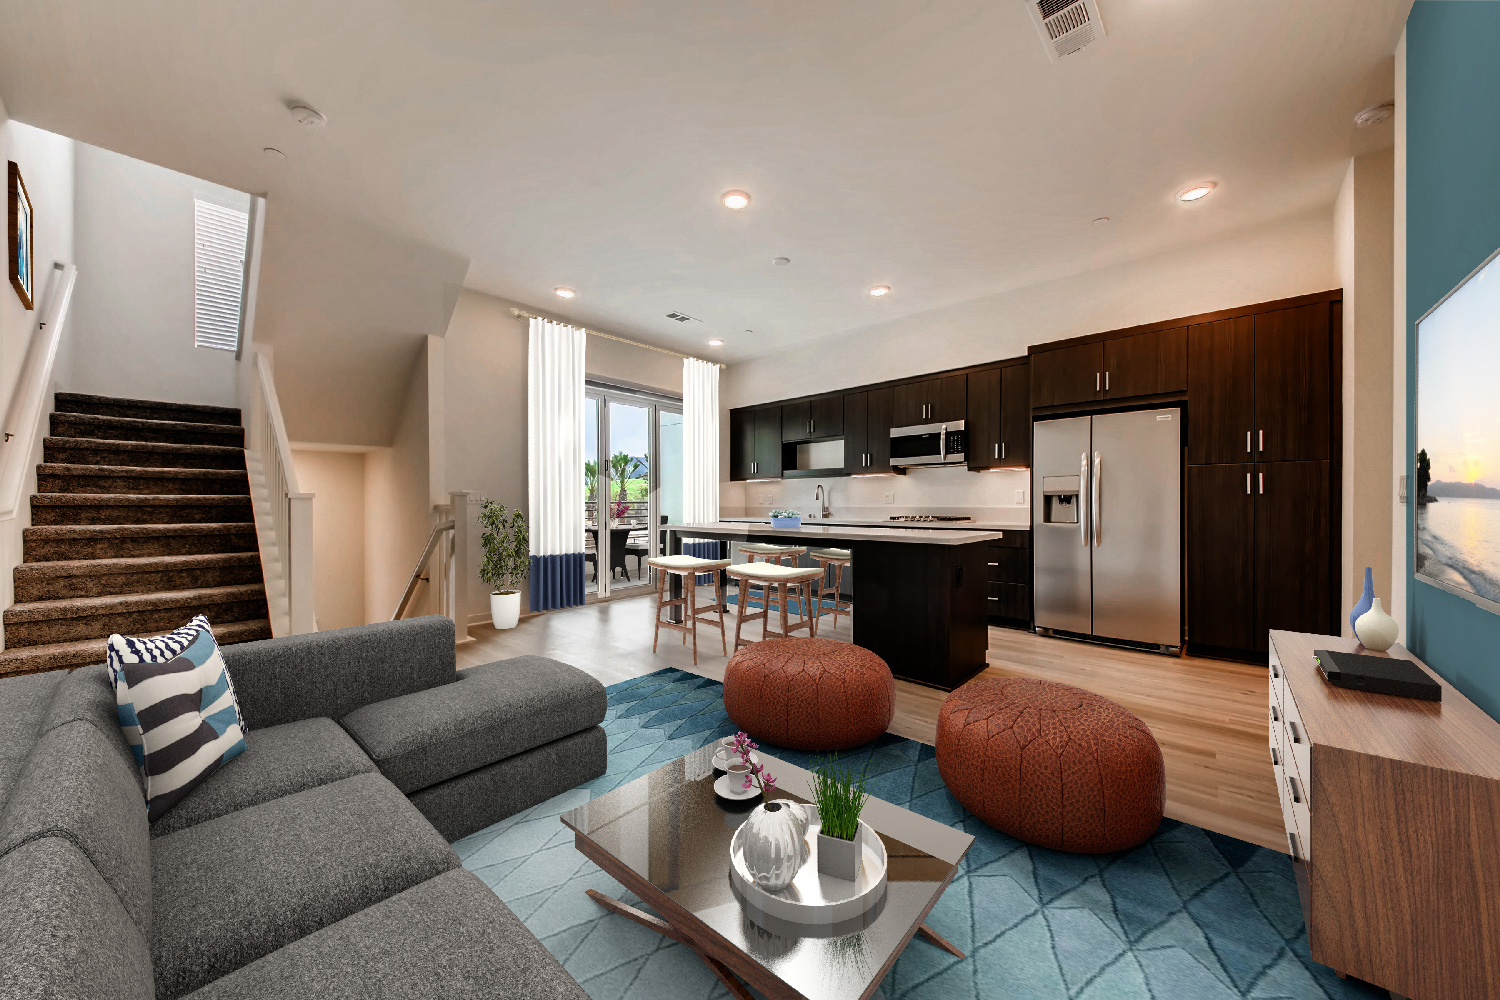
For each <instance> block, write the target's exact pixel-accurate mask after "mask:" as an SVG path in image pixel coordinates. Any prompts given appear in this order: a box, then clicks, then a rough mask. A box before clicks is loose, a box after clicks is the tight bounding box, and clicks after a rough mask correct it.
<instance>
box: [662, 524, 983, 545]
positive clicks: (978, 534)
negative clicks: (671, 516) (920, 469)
mask: <svg viewBox="0 0 1500 1000" xmlns="http://www.w3.org/2000/svg"><path fill="white" fill-rule="evenodd" d="M878 524H879V525H880V526H879V527H875V526H873V525H871V524H835V523H832V519H831V518H830V519H829V520H828V521H822V520H820V521H818V522H817V523H813V522H809V521H803V522H802V527H800V528H773V527H771V522H770V521H769V520H764V521H762V520H749V519H746V520H741V521H712V522H708V523H704V524H666V525H663V526H662V527H663V528H664V529H667V530H672V531H680V532H682V533H683V534H685V535H692V533H693V532H695V531H704V532H713V533H715V534H716V535H721V536H740V537H748V536H750V535H752V534H753V535H760V536H774V537H776V538H787V539H806V540H814V539H825V540H827V541H844V542H912V543H920V544H926V545H969V544H971V543H973V542H992V541H996V540H998V539H1000V538H1003V537H1004V532H1001V531H983V530H976V529H973V528H927V527H901V528H893V527H889V522H886V521H881V522H878Z"/></svg>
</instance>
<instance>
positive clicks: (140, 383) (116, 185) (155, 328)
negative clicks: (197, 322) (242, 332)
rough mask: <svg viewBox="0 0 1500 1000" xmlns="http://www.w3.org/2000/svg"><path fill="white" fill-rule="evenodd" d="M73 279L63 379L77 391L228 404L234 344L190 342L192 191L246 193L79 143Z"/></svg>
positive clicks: (233, 203) (234, 201) (217, 197)
mask: <svg viewBox="0 0 1500 1000" xmlns="http://www.w3.org/2000/svg"><path fill="white" fill-rule="evenodd" d="M75 184H76V189H75V191H76V193H75V200H74V218H75V220H76V223H75V236H74V241H75V247H76V252H77V255H78V286H77V290H76V292H75V294H74V297H73V310H74V319H73V323H72V328H71V330H70V331H69V338H68V339H69V341H70V345H69V354H68V371H67V374H66V376H65V377H64V379H63V382H64V384H65V385H66V386H67V387H68V388H69V389H71V390H72V391H75V392H89V393H97V394H99V395H105V396H131V397H135V398H139V399H162V400H170V401H172V402H179V403H210V404H214V405H219V406H233V405H235V358H234V352H233V351H221V350H213V349H210V348H204V347H197V346H195V345H194V343H193V298H194V296H193V285H194V282H193V277H194V253H193V249H194V247H193V242H194V219H193V216H194V212H193V200H194V199H195V198H201V199H203V200H205V201H211V202H214V203H216V204H221V205H225V206H228V207H231V208H237V209H241V210H244V211H248V210H249V206H250V196H249V195H247V194H244V193H242V192H239V191H232V190H230V189H229V188H224V187H220V186H218V185H217V184H210V183H208V182H207V181H201V180H198V179H196V178H193V177H188V176H187V175H185V174H179V173H177V172H176V171H173V170H167V169H165V168H164V167H158V166H156V165H154V164H150V163H145V162H143V161H141V160H134V159H131V158H130V157H128V156H121V155H120V154H119V153H112V152H110V151H109V150H106V149H100V148H99V147H97V146H89V145H85V144H82V143H80V144H78V146H77V167H76V180H75Z"/></svg>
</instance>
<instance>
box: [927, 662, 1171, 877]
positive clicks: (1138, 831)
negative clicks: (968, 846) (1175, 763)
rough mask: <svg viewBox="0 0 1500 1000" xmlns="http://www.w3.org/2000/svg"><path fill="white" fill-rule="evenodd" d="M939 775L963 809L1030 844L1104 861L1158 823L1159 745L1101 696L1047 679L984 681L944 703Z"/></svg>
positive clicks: (1162, 788)
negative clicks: (1099, 856)
mask: <svg viewBox="0 0 1500 1000" xmlns="http://www.w3.org/2000/svg"><path fill="white" fill-rule="evenodd" d="M937 762H938V772H939V773H940V774H941V775H942V776H943V783H944V784H945V785H947V786H948V790H949V791H950V792H952V793H953V797H954V798H956V799H958V801H959V802H960V803H962V804H963V807H964V808H965V809H967V810H969V811H970V812H971V813H973V814H974V815H976V816H978V817H979V818H980V819H982V820H984V821H985V822H986V823H988V824H989V825H990V826H993V827H995V828H996V829H997V830H1000V831H1002V832H1004V833H1008V834H1010V835H1011V836H1012V837H1016V838H1018V839H1020V840H1024V841H1026V842H1027V843H1029V844H1036V845H1038V846H1040V847H1049V848H1052V849H1054V850H1059V851H1074V852H1077V853H1086V854H1101V853H1105V852H1109V851H1123V850H1126V849H1127V848H1131V847H1135V846H1136V845H1137V844H1139V843H1141V842H1142V841H1144V840H1146V838H1148V837H1150V836H1151V834H1152V833H1154V832H1155V831H1156V828H1157V826H1158V825H1159V824H1160V823H1161V817H1162V808H1163V805H1164V802H1165V797H1166V782H1165V774H1164V771H1163V768H1162V759H1161V748H1160V747H1158V746H1157V745H1156V740H1155V739H1154V738H1153V737H1152V735H1151V730H1149V729H1147V728H1146V724H1145V723H1144V722H1142V721H1141V720H1140V719H1137V718H1136V717H1135V716H1134V715H1132V714H1130V712H1128V711H1126V710H1125V709H1124V708H1121V707H1120V706H1119V705H1116V704H1115V703H1114V702H1112V701H1110V700H1109V699H1108V698H1101V697H1100V696H1099V695H1096V694H1093V693H1091V692H1089V691H1084V690H1082V689H1081V688H1075V687H1070V686H1069V685H1067V684H1057V683H1054V682H1053V681H1042V680H1032V679H1030V678H1024V677H981V678H978V679H976V680H972V681H970V682H969V683H967V684H965V685H964V686H963V687H961V688H959V689H958V690H956V691H954V692H953V693H952V694H951V695H949V696H948V700H947V701H945V702H944V703H943V708H942V711H941V712H939V714H938V726H937Z"/></svg>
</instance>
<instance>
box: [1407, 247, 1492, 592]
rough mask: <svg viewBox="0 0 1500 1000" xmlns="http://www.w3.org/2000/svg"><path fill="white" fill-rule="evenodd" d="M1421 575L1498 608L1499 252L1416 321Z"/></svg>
mask: <svg viewBox="0 0 1500 1000" xmlns="http://www.w3.org/2000/svg"><path fill="white" fill-rule="evenodd" d="M1416 445H1417V454H1416V479H1415V482H1414V483H1413V487H1414V488H1410V489H1408V490H1407V497H1408V499H1409V500H1410V502H1411V503H1413V504H1414V505H1415V507H1416V539H1415V544H1416V550H1415V551H1416V572H1417V579H1419V580H1422V581H1423V582H1425V583H1430V584H1432V585H1433V586H1434V587H1439V588H1441V589H1443V590H1446V591H1448V592H1450V593H1453V594H1457V595H1458V596H1460V597H1463V598H1466V599H1468V600H1470V601H1473V602H1474V603H1475V604H1477V605H1479V606H1480V607H1482V608H1486V609H1488V610H1490V611H1495V612H1500V250H1497V251H1496V252H1495V253H1494V254H1493V255H1491V256H1490V258H1489V259H1488V260H1486V261H1485V262H1484V263H1483V264H1481V265H1479V267H1478V268H1477V269H1475V271H1474V272H1473V273H1472V274H1470V275H1469V276H1468V277H1467V278H1465V279H1464V280H1463V281H1462V282H1460V283H1459V285H1458V287H1456V288H1454V289H1453V291H1451V292H1449V293H1448V294H1447V295H1445V296H1444V297H1443V299H1442V301H1440V302H1438V304H1437V305H1435V306H1433V307H1432V308H1431V309H1429V310H1428V311H1427V313H1426V314H1425V315H1424V316H1423V317H1422V318H1421V319H1419V320H1417V440H1416Z"/></svg>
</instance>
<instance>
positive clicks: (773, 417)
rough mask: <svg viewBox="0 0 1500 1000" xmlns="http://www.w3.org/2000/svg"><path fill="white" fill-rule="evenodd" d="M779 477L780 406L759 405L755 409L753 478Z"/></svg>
mask: <svg viewBox="0 0 1500 1000" xmlns="http://www.w3.org/2000/svg"><path fill="white" fill-rule="evenodd" d="M780 477H781V407H779V406H761V407H757V408H756V410H755V468H754V469H752V470H751V478H753V479H779V478H780Z"/></svg>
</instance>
